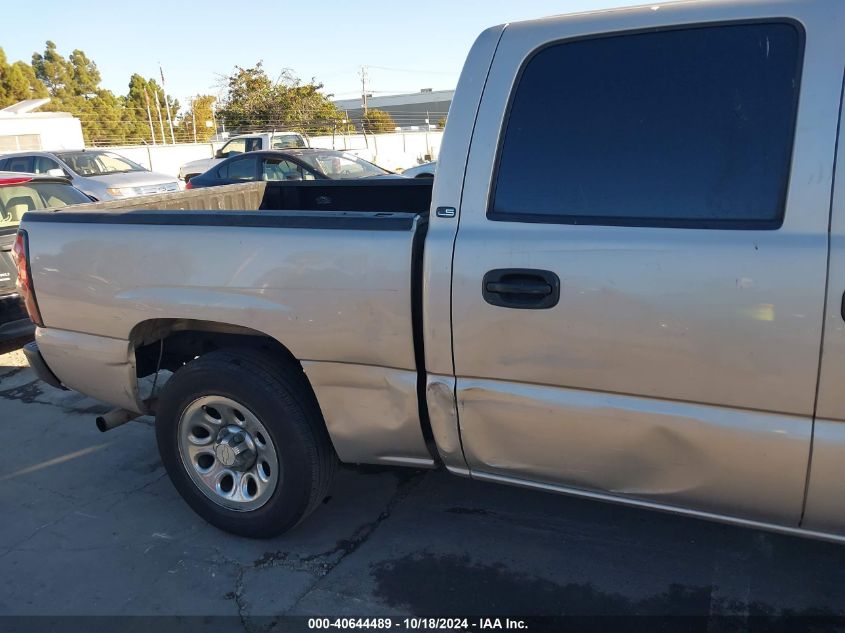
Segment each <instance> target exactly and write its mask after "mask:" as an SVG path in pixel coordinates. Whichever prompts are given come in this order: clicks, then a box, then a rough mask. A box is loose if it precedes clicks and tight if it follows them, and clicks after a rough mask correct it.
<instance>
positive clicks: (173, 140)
mask: <svg viewBox="0 0 845 633" xmlns="http://www.w3.org/2000/svg"><path fill="white" fill-rule="evenodd" d="M158 72H159V74H160V75H161V89H162V90H163V91H164V105H165V106H166V107H167V122H168V123H169V124H170V142H171V143H173V144H174V145H175V144H176V136H175V135H174V134H173V117H171V116H170V98H169V97H168V96H167V88H165V86H164V71H163V70H162V68H161V62H159V63H158Z"/></svg>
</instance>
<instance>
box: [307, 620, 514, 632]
mask: <svg viewBox="0 0 845 633" xmlns="http://www.w3.org/2000/svg"><path fill="white" fill-rule="evenodd" d="M308 628H309V629H371V630H372V629H375V630H385V631H386V630H391V629H393V630H400V631H402V630H404V631H418V630H438V631H442V630H444V629H451V630H455V631H473V630H477V631H485V630H512V631H513V630H526V629H528V625H527V624H526V622H525V621H524V620H519V619H512V618H402V619H393V618H309V619H308Z"/></svg>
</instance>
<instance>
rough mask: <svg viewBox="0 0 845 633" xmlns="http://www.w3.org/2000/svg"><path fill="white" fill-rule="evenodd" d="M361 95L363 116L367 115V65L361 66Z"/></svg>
mask: <svg viewBox="0 0 845 633" xmlns="http://www.w3.org/2000/svg"><path fill="white" fill-rule="evenodd" d="M360 75H361V97H362V98H363V99H364V116H366V115H367V67H366V66H361V73H360Z"/></svg>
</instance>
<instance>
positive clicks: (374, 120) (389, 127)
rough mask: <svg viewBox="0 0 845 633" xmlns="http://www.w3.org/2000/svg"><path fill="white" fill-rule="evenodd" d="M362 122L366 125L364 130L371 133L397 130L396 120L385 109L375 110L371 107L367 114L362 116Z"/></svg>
mask: <svg viewBox="0 0 845 633" xmlns="http://www.w3.org/2000/svg"><path fill="white" fill-rule="evenodd" d="M361 124H362V125H363V126H364V131H365V132H369V133H370V134H378V133H379V132H393V131H395V130H396V121H394V120H393V117H392V116H390V114H388V113H387V112H385V111H384V110H375V109H373V108H370V109H369V110H367V112H366V114H364V116H362V117H361Z"/></svg>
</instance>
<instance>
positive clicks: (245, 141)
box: [179, 132, 309, 182]
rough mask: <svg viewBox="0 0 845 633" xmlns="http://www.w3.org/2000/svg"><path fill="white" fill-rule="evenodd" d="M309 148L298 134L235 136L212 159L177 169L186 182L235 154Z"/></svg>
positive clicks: (187, 164) (201, 160)
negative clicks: (263, 150)
mask: <svg viewBox="0 0 845 633" xmlns="http://www.w3.org/2000/svg"><path fill="white" fill-rule="evenodd" d="M306 147H309V145H308V141H307V139H306V138H305V137H304V136H303V135H302V134H299V133H298V132H265V133H259V134H241V135H239V136H235V137H233V138H231V139H229V141H228V142H227V143H226V144H225V145H224V146H223V147H221V148H220V149H219V150H217V152H216V153H215V154H214V158H201V159H199V160H192V161H190V162H188V163H185V164H184V165H182V166H181V167H180V168H179V178H180V179H181V180H184V181H185V182H188V181H189V180H190V179H191V178H193V177H194V176H198V175H199V174H203V173H205V172H207V171H208V170H209V169H211V168H212V167H214V166H215V165H217V164H218V163H220V162H221V161H223V160H225V159H227V158H231V157H232V156H235V155H236V154H245V153H246V152H257V151H259V150H262V149H303V148H306Z"/></svg>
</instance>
